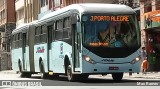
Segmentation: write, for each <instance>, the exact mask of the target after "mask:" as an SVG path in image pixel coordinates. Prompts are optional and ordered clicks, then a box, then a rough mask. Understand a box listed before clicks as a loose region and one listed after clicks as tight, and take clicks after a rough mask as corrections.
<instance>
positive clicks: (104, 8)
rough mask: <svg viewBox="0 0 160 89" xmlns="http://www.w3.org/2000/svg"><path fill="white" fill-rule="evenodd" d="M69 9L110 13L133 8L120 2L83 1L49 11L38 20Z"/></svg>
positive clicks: (80, 11)
mask: <svg viewBox="0 0 160 89" xmlns="http://www.w3.org/2000/svg"><path fill="white" fill-rule="evenodd" d="M69 10H78V11H79V13H85V12H86V13H90V12H91V13H111V14H114V13H116V14H118V13H120V14H125V13H134V10H133V9H132V8H130V7H129V6H126V5H120V4H102V3H83V4H72V5H69V6H66V7H64V8H61V9H60V10H56V11H54V12H51V13H49V14H47V15H45V16H43V17H42V18H41V19H40V20H43V19H47V18H49V17H52V16H55V15H57V14H60V13H63V12H66V11H69Z"/></svg>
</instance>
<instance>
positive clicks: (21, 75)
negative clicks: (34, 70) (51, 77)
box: [19, 62, 31, 78]
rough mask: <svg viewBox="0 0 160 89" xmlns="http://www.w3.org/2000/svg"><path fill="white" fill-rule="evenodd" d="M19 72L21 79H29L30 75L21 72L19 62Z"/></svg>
mask: <svg viewBox="0 0 160 89" xmlns="http://www.w3.org/2000/svg"><path fill="white" fill-rule="evenodd" d="M19 72H20V77H21V78H31V73H28V72H23V71H22V63H21V62H19Z"/></svg>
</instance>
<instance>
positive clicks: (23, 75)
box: [18, 61, 25, 78]
mask: <svg viewBox="0 0 160 89" xmlns="http://www.w3.org/2000/svg"><path fill="white" fill-rule="evenodd" d="M18 66H19V73H20V77H21V78H24V77H25V73H24V72H22V63H21V61H19V63H18Z"/></svg>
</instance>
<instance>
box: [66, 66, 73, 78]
mask: <svg viewBox="0 0 160 89" xmlns="http://www.w3.org/2000/svg"><path fill="white" fill-rule="evenodd" d="M67 76H68V80H71V79H72V73H71V67H69V66H68V68H67Z"/></svg>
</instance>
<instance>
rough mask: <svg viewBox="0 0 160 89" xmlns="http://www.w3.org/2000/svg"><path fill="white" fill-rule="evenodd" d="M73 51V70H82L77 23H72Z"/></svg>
mask: <svg viewBox="0 0 160 89" xmlns="http://www.w3.org/2000/svg"><path fill="white" fill-rule="evenodd" d="M72 34H73V35H72V36H73V37H72V38H73V41H72V52H73V56H72V58H73V61H72V62H73V70H74V71H75V72H79V71H80V61H79V56H80V41H79V40H80V39H79V38H80V34H79V33H77V24H72Z"/></svg>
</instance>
